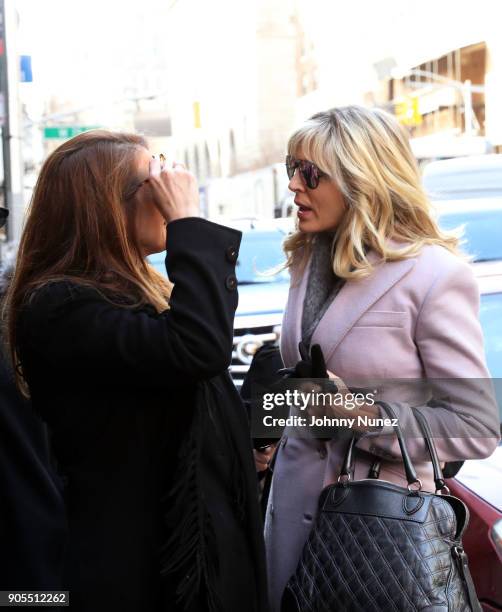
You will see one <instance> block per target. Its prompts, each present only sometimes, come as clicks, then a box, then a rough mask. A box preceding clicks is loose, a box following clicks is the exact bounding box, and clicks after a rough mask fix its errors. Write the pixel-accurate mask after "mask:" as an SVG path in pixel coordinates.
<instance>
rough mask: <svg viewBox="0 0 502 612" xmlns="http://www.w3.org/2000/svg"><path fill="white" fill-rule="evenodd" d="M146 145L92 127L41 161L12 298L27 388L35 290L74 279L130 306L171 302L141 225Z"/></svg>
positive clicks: (9, 309) (11, 327) (12, 342)
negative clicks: (24, 323)
mask: <svg viewBox="0 0 502 612" xmlns="http://www.w3.org/2000/svg"><path fill="white" fill-rule="evenodd" d="M143 147H145V148H146V147H147V143H146V140H145V139H144V138H142V137H141V136H138V135H135V134H126V133H118V132H110V131H106V130H93V131H89V132H85V133H83V134H80V135H78V136H76V137H75V138H72V139H71V140H68V141H67V142H65V143H63V144H62V145H61V146H59V147H58V148H57V149H56V150H55V151H54V152H53V153H51V154H50V155H49V157H48V158H47V160H46V161H45V163H44V164H43V166H42V169H41V171H40V174H39V177H38V180H37V184H36V186H35V190H34V193H33V197H32V199H31V203H30V206H29V210H28V214H27V218H26V223H25V227H24V230H23V234H22V237H21V241H20V244H19V250H18V256H17V264H16V268H15V272H14V276H13V279H12V282H11V285H10V287H9V290H8V293H7V298H6V304H5V310H6V315H7V316H6V318H7V338H8V343H9V351H10V356H11V359H12V363H13V365H14V368H15V372H16V380H17V383H18V385H19V386H20V388H21V390H22V391H23V392H24V393H25V394H27V388H26V386H25V384H24V381H23V380H22V373H21V369H22V368H21V364H19V363H18V357H17V350H16V324H17V318H18V314H19V312H20V309H21V308H22V307H23V305H25V304H26V303H27V302H28V301H29V300H30V297H31V296H32V295H33V293H34V291H35V290H36V289H38V288H40V287H42V286H43V285H46V284H48V283H51V282H54V281H60V280H69V281H72V282H75V283H78V284H80V285H84V286H87V287H92V288H94V289H96V290H97V291H99V292H100V294H101V295H102V296H103V297H104V298H105V299H106V300H108V301H109V302H111V303H113V304H116V305H117V306H121V307H124V308H137V307H139V306H142V305H145V304H151V305H152V306H153V307H154V308H155V309H156V310H157V312H162V311H163V310H166V309H167V308H168V300H169V296H170V293H171V288H172V285H171V284H170V283H169V281H168V280H167V279H166V278H164V277H163V276H162V275H161V274H160V273H159V272H157V271H156V270H155V269H154V268H153V267H152V266H151V265H150V264H149V263H148V262H147V261H146V260H145V258H144V257H143V255H142V253H141V248H140V245H139V241H138V238H137V234H136V229H135V228H136V224H135V211H136V210H137V207H136V206H135V200H134V192H135V188H136V187H137V186H138V183H139V181H140V179H139V177H138V171H137V158H138V153H139V152H140V150H141V148H143Z"/></svg>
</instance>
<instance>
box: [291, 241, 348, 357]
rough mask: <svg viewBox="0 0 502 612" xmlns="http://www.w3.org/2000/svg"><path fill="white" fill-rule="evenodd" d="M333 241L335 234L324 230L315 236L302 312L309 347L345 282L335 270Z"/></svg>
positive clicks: (306, 343) (305, 339)
mask: <svg viewBox="0 0 502 612" xmlns="http://www.w3.org/2000/svg"><path fill="white" fill-rule="evenodd" d="M332 242H333V234H332V233H331V232H323V233H320V234H317V235H316V236H315V239H314V242H313V245H312V257H311V264H310V272H309V278H308V281H307V290H306V292H305V299H304V301H303V313H302V340H303V342H304V343H305V345H306V346H307V347H309V346H310V342H311V340H312V335H313V333H314V331H315V329H316V327H317V325H318V324H319V321H320V320H321V319H322V317H323V315H324V313H325V312H326V310H327V309H328V308H329V306H330V304H331V303H332V302H333V300H334V299H335V297H336V295H337V294H338V292H339V291H340V289H341V288H342V286H343V284H344V282H345V281H344V279H342V278H340V277H338V276H336V274H335V273H334V272H333V263H332V261H333V257H332V254H331V245H332Z"/></svg>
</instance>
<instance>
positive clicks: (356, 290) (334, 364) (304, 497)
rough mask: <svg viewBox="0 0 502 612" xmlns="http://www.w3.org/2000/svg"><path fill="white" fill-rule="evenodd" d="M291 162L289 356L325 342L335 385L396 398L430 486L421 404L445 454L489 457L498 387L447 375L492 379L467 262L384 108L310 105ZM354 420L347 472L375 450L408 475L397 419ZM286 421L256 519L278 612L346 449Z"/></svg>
mask: <svg viewBox="0 0 502 612" xmlns="http://www.w3.org/2000/svg"><path fill="white" fill-rule="evenodd" d="M286 167H287V172H288V176H289V179H290V183H289V188H290V190H291V191H293V192H294V193H295V199H294V201H295V204H296V205H297V207H298V213H297V214H298V225H297V231H296V232H295V233H294V234H293V235H291V236H290V237H289V238H288V239H287V240H286V242H285V251H286V254H287V256H288V260H287V265H288V266H289V268H290V271H291V287H290V292H289V298H288V303H287V307H286V311H285V314H284V320H283V326H282V333H281V354H282V357H283V361H284V363H285V365H286V366H287V367H292V366H294V365H295V364H297V363H298V362H299V361H300V358H304V357H305V354H306V351H307V350H308V348H309V347H311V346H314V345H320V347H321V349H322V353H323V355H324V358H325V361H326V367H327V369H328V371H329V373H330V376H331V377H333V378H334V379H335V382H336V384H337V386H338V389H340V390H342V392H343V390H347V387H348V388H350V386H351V382H350V381H370V380H371V381H380V382H381V383H384V384H383V386H382V387H381V388H380V387H379V388H378V392H379V395H378V396H377V399H380V400H385V401H387V402H389V403H390V404H391V406H392V407H393V409H394V412H395V414H396V416H397V418H398V421H399V425H400V427H401V429H402V430H403V432H404V433H405V435H406V436H407V437H408V447H409V451H410V455H411V458H412V459H413V460H414V464H415V467H416V469H417V473H418V476H419V478H420V480H421V482H422V486H423V488H424V489H426V490H432V491H434V482H433V479H432V469H431V465H430V463H428V462H427V458H428V454H427V451H426V448H425V446H424V442H423V439H422V438H421V435H420V434H419V433H418V432H419V429H418V426H417V423H416V420H415V419H416V418H415V416H414V413H415V411H416V410H419V411H420V412H421V413H422V414H423V415H424V416H425V417H426V419H427V421H428V423H429V425H430V426H431V428H432V430H433V433H434V435H435V436H437V437H438V439H437V440H436V443H437V447H438V452H439V455H440V457H439V458H440V459H441V460H442V461H452V462H453V461H462V460H464V459H470V458H481V457H487V456H489V455H490V454H491V453H492V452H493V450H494V449H495V447H496V445H497V443H498V441H499V419H498V410H497V406H496V403H495V402H494V399H493V396H492V395H491V394H487V395H486V397H485V398H484V401H479V400H480V397H479V396H478V395H476V394H475V391H474V390H473V389H471V388H470V386H469V384H468V381H467V383H466V384H463V385H462V387H463V390H465V389H466V388H467V389H468V391H469V393H467V394H464V393H463V392H461V391H459V388H458V387H456V386H455V382H452V380H453V379H457V380H458V379H460V378H462V379H484V378H488V377H489V373H488V370H487V368H486V363H485V357H484V350H483V337H482V331H481V327H480V324H479V320H478V305H479V294H478V288H477V283H476V280H475V278H474V276H473V272H472V270H471V269H470V267H469V265H468V264H467V263H466V262H465V258H462V257H460V256H459V254H458V252H457V242H458V240H457V238H456V237H454V236H452V235H447V234H446V233H444V232H442V231H441V230H440V229H439V227H438V225H437V224H436V222H435V220H434V218H433V216H432V214H431V207H430V204H429V202H428V199H427V197H426V195H425V193H424V191H423V189H422V186H421V181H420V175H419V171H418V168H417V165H416V162H415V159H414V157H413V154H412V152H411V149H410V146H409V142H408V138H407V136H406V134H405V133H404V130H403V129H402V128H401V127H400V126H399V124H398V123H397V122H396V120H395V119H394V118H393V117H392V116H390V115H388V114H387V113H385V112H384V111H381V110H377V109H372V110H369V109H365V108H362V107H359V106H348V107H344V108H335V109H332V110H329V111H326V112H321V113H318V114H316V115H314V116H313V117H311V118H310V119H309V120H308V121H307V122H306V123H305V124H304V125H303V126H302V127H300V128H299V129H298V130H297V131H296V132H295V133H294V134H293V135H292V136H291V138H290V140H289V144H288V156H287V159H286ZM300 343H303V347H301V346H299V344H300ZM303 363H304V362H303ZM392 379H438V380H435V381H434V383H435V386H434V398H435V397H436V393H437V394H438V396H439V397H447V398H449V400H450V401H448V402H434V401H430V400H433V399H434V398H431V397H430V396H428V395H427V393H426V391H424V390H423V389H424V386H419V385H407V384H406V383H405V382H403V384H400V385H397V384H392ZM394 382H395V381H394ZM488 382H489V381H488ZM385 383H387V384H385ZM371 388H373V387H371ZM473 398H474V400H475V401H473ZM412 407H413V408H414V410H412V409H411V408H412ZM381 411H382V409H381V408H380V406H378V404H377V403H375V404H373V405H371V403H370V402H368V403H367V404H365V405H364V406H362V407H361V408H359V409H358V410H357V412H356V411H354V413H351V414H349V415H348V414H347V412H346V411H345V410H344V409H343V408H340V409H333V412H334V415H335V416H357V415H362V416H368V417H373V418H380V417H385V416H387V415H386V414H385V413H382V412H381ZM355 429H356V433H357V434H358V436H359V440H358V444H357V447H356V449H355V473H354V478H355V479H356V480H358V479H360V478H367V477H368V475H369V472H370V468H371V467H372V466H374V464H375V460H377V461H378V463H379V465H380V478H382V479H383V480H387V481H391V482H393V483H396V484H400V485H404V486H406V485H407V481H406V478H405V476H404V471H403V466H402V464H400V463H399V462H400V461H401V454H400V452H399V449H398V446H397V441H396V438H395V436H393V435H384V434H389V433H392V427H390V428H389V427H384V428H383V429H380V428H378V427H376V428H372V429H371V431H369V428H368V427H366V426H365V425H364V420H362V424H360V423H358V422H356V425H355ZM290 433H291V432H289V431H288V430H286V432H285V434H284V435H283V437H282V440H281V443H280V444H279V447H278V452H277V454H276V458H275V467H274V475H273V480H272V489H271V493H270V497H269V501H268V507H267V513H266V519H265V542H266V550H267V566H268V572H269V586H270V600H271V606H272V610H273V611H274V612H277V611H278V610H279V609H280V602H281V597H282V594H283V592H284V589H285V586H286V584H287V582H288V579H289V578H290V577H291V576H292V574H294V572H295V568H296V566H297V563H298V561H299V559H300V556H301V552H302V548H303V546H304V544H305V542H306V540H307V537H308V535H309V532H310V529H311V526H312V524H313V521H314V520H315V517H316V514H317V503H318V499H319V495H320V493H321V490H322V489H323V488H324V487H325V486H327V485H329V484H332V483H333V482H335V481H336V480H337V478H338V476H339V474H340V469H341V466H342V459H343V456H344V453H345V450H346V448H347V438H346V437H345V438H340V437H338V438H333V439H324V438H323V439H314V438H313V437H301V438H298V437H294V436H292V435H288V434H290ZM260 459H261V458H260V457H259V456H258V458H257V463H263V461H261V462H260V461H259V460H260ZM292 482H294V486H291V483H292ZM309 609H310V608H309ZM340 609H345V608H343V607H340ZM351 609H352V608H351Z"/></svg>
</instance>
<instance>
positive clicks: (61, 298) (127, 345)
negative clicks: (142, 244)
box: [20, 218, 241, 387]
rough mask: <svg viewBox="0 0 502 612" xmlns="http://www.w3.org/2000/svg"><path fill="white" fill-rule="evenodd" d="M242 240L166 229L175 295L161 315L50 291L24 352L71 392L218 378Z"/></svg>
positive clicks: (218, 232) (89, 295) (82, 292)
mask: <svg viewBox="0 0 502 612" xmlns="http://www.w3.org/2000/svg"><path fill="white" fill-rule="evenodd" d="M240 240H241V233H240V232H238V231H236V230H233V229H230V228H227V227H224V226H221V225H217V224H215V223H211V222H209V221H206V220H204V219H200V218H186V219H180V220H176V221H173V222H171V223H169V225H168V228H167V245H166V248H167V258H166V269H167V272H168V275H169V278H170V280H171V281H172V282H173V283H174V288H173V291H172V294H171V299H170V309H169V310H166V311H164V312H162V313H161V314H156V313H155V312H154V311H153V309H151V308H147V309H137V310H131V309H127V308H123V307H120V306H115V305H113V304H111V303H109V302H108V301H106V300H105V299H104V298H103V297H102V296H101V295H99V294H98V293H97V292H96V291H94V290H92V289H91V290H89V289H86V288H82V287H77V288H75V285H72V286H68V283H57V287H54V286H53V285H47V286H46V287H44V288H43V289H42V291H41V294H40V295H39V296H38V298H36V299H35V300H34V302H33V303H32V304H31V305H30V307H29V308H28V312H27V313H26V315H25V316H24V317H23V319H24V324H23V330H24V337H25V338H29V340H26V341H25V342H24V343H22V344H23V346H24V348H25V351H26V350H28V349H27V347H31V351H29V352H30V354H31V355H33V351H36V355H37V359H41V360H44V370H45V372H47V368H49V369H50V370H53V371H54V372H55V373H56V374H57V379H58V380H61V381H66V382H67V383H68V384H71V382H72V381H73V380H78V381H82V380H83V379H84V380H85V379H87V380H89V382H90V384H101V383H102V384H104V385H107V386H108V385H109V384H110V383H120V384H121V385H122V386H128V385H131V386H138V385H139V386H142V385H146V386H149V387H151V386H157V385H159V386H169V385H171V386H179V385H183V384H186V383H187V382H191V381H197V380H201V379H205V378H210V377H212V376H214V375H216V374H218V373H220V372H221V371H222V370H225V369H226V368H227V367H228V365H229V364H230V360H231V353H232V339H233V319H234V314H235V309H236V308H237V302H238V294H237V281H236V278H235V263H236V260H237V255H238V248H239V245H240ZM20 335H21V334H20ZM22 348H23V347H22ZM21 358H22V359H23V352H22V351H21ZM30 361H31V363H32V364H34V366H33V367H32V371H33V374H34V375H36V363H37V362H36V360H35V361H33V360H30ZM28 374H29V372H28Z"/></svg>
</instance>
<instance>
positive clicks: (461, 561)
mask: <svg viewBox="0 0 502 612" xmlns="http://www.w3.org/2000/svg"><path fill="white" fill-rule="evenodd" d="M453 557H454V559H455V561H456V562H457V567H458V571H459V573H460V576H461V577H462V579H463V581H464V584H465V586H466V589H467V598H468V599H469V604H470V606H471V610H472V612H483V608H482V607H481V604H480V603H479V599H478V596H477V595H476V587H475V586H474V581H473V580H472V576H471V572H470V570H469V559H468V558H467V555H466V553H465V551H464V549H463V548H462V546H454V547H453Z"/></svg>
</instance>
